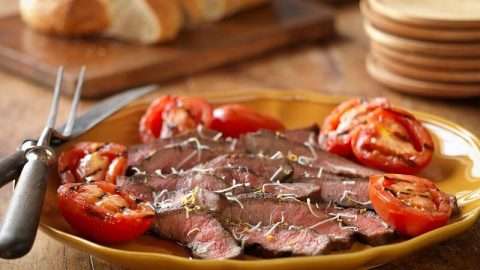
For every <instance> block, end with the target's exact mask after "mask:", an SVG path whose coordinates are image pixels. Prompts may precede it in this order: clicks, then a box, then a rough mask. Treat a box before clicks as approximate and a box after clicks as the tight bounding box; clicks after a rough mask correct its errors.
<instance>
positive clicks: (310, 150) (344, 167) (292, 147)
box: [240, 130, 380, 178]
mask: <svg viewBox="0 0 480 270" xmlns="http://www.w3.org/2000/svg"><path fill="white" fill-rule="evenodd" d="M240 141H241V143H242V145H244V146H245V147H246V149H247V151H248V152H249V153H253V154H259V153H261V154H263V155H267V156H273V155H276V154H277V153H282V154H283V155H284V156H286V157H290V159H293V160H297V162H299V163H300V164H302V165H308V166H311V167H316V168H324V169H325V170H326V171H328V172H332V173H334V174H339V175H343V176H350V177H363V178H365V177H368V176H370V175H372V174H378V173H380V172H379V171H376V170H373V169H370V168H366V167H363V166H361V165H358V164H356V163H354V162H352V161H350V160H348V159H345V158H342V157H340V156H337V155H334V154H331V153H328V152H325V151H323V150H321V149H319V148H316V147H314V146H313V145H311V144H308V143H307V144H305V143H304V144H301V143H296V142H292V141H289V140H288V139H287V138H286V137H285V135H283V134H282V133H278V132H277V133H273V132H271V131H266V130H262V131H259V132H255V133H248V134H246V135H244V136H242V137H241V138H240Z"/></svg>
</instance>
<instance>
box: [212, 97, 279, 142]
mask: <svg viewBox="0 0 480 270" xmlns="http://www.w3.org/2000/svg"><path fill="white" fill-rule="evenodd" d="M210 128H212V129H214V130H216V131H220V132H222V133H223V134H224V135H225V136H227V137H238V136H240V135H241V134H244V133H247V132H255V131H257V130H260V129H268V130H273V131H279V130H283V129H285V127H284V126H283V124H282V123H280V122H279V121H278V120H276V119H275V118H272V117H270V116H267V115H263V114H260V113H258V112H256V111H254V110H252V109H250V108H248V107H245V106H243V105H240V104H229V105H225V106H221V107H218V108H216V109H215V110H214V111H213V120H212V124H211V126H210Z"/></svg>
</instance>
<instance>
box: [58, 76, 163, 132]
mask: <svg viewBox="0 0 480 270" xmlns="http://www.w3.org/2000/svg"><path fill="white" fill-rule="evenodd" d="M155 89H158V85H147V86H143V87H138V88H133V89H131V90H128V91H126V92H122V93H120V94H116V95H114V96H111V97H109V98H107V99H105V100H103V101H100V102H99V103H97V104H95V105H94V106H93V107H92V108H91V109H90V110H89V111H87V112H86V113H85V114H83V115H82V116H80V117H78V118H77V119H76V120H75V125H74V127H73V130H72V135H71V136H72V137H76V136H78V135H80V134H82V133H84V132H86V131H87V130H89V129H91V128H92V127H94V126H95V125H96V124H98V123H100V122H101V121H103V120H105V119H106V118H107V117H109V116H110V115H112V114H113V113H115V112H117V111H118V110H120V109H121V108H123V107H125V106H126V105H128V104H129V103H130V102H132V101H133V100H135V99H138V98H140V97H142V96H144V95H146V94H148V93H150V92H152V91H154V90H155ZM64 128H65V124H63V125H62V126H60V127H59V128H58V129H57V130H59V131H62V130H63V129H64Z"/></svg>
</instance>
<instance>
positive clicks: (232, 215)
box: [219, 194, 353, 249]
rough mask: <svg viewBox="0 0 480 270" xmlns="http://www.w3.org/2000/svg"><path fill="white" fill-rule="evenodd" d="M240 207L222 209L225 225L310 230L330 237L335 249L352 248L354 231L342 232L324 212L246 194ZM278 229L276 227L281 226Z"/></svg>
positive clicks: (230, 205) (301, 204)
mask: <svg viewBox="0 0 480 270" xmlns="http://www.w3.org/2000/svg"><path fill="white" fill-rule="evenodd" d="M238 200H239V202H238V203H237V204H229V205H227V206H226V207H224V208H223V210H222V211H221V213H220V214H219V216H220V217H221V218H222V220H223V221H224V222H227V224H228V223H230V222H234V223H243V222H245V223H249V224H257V223H258V222H262V224H268V225H273V224H278V225H287V226H291V225H293V226H299V227H302V228H310V229H312V230H313V231H315V232H317V233H319V234H321V235H328V236H329V237H330V239H331V241H332V248H333V249H343V248H348V247H350V246H351V244H352V238H351V236H352V234H353V231H352V230H351V229H349V228H342V227H341V226H340V225H339V223H338V222H337V218H335V217H332V216H330V215H328V214H327V213H325V212H324V211H323V210H324V209H315V206H313V207H312V205H307V203H305V202H301V201H298V200H292V199H288V198H287V199H277V198H275V197H272V196H263V195H258V194H245V195H240V196H238ZM278 225H277V226H278Z"/></svg>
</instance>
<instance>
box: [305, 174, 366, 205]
mask: <svg viewBox="0 0 480 270" xmlns="http://www.w3.org/2000/svg"><path fill="white" fill-rule="evenodd" d="M300 181H302V182H307V183H308V182H313V183H315V184H317V185H318V186H320V192H319V193H315V194H312V199H315V200H316V201H323V202H327V203H335V204H336V205H340V206H344V207H357V208H369V209H371V208H372V206H371V202H370V199H369V196H368V181H367V180H364V179H358V178H357V179H348V178H347V179H345V178H339V177H338V176H337V175H333V174H329V173H325V174H323V175H322V176H321V177H320V178H305V179H300ZM315 195H316V197H315Z"/></svg>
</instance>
